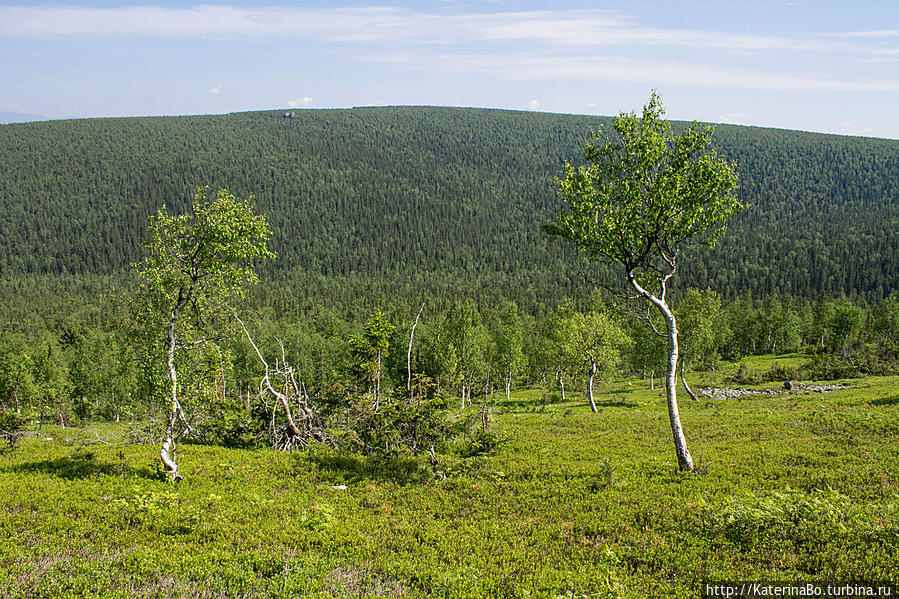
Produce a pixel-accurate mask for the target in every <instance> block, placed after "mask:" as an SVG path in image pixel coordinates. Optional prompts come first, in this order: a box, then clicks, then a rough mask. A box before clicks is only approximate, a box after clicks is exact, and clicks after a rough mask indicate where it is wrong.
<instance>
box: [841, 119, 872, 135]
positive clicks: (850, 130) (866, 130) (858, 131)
mask: <svg viewBox="0 0 899 599" xmlns="http://www.w3.org/2000/svg"><path fill="white" fill-rule="evenodd" d="M837 131H838V132H840V133H844V134H846V135H867V136H870V135H874V129H873V128H872V127H860V126H859V125H858V123H856V122H855V121H851V120H850V121H845V122H843V123H840V126H839V127H837Z"/></svg>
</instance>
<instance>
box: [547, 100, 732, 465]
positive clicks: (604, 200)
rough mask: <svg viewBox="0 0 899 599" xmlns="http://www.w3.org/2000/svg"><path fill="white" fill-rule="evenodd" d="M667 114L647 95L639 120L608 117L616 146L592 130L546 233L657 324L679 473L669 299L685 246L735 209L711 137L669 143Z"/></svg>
mask: <svg viewBox="0 0 899 599" xmlns="http://www.w3.org/2000/svg"><path fill="white" fill-rule="evenodd" d="M664 114H665V113H664V109H663V108H662V103H661V98H660V97H659V96H658V94H656V93H655V92H653V94H652V95H651V96H650V98H649V102H648V103H647V104H646V105H645V106H644V107H643V112H642V114H641V115H637V114H636V113H634V112H631V113H621V114H620V115H619V116H618V117H617V118H616V119H615V121H614V123H613V128H614V130H615V133H616V134H617V140H612V141H608V142H607V141H605V139H604V138H603V137H601V136H600V134H599V132H596V133H595V134H594V136H593V139H592V140H589V141H588V142H587V144H586V146H585V148H584V157H585V161H586V164H585V165H583V166H574V165H572V164H570V163H566V165H565V176H564V177H563V178H561V179H559V180H558V185H559V192H560V196H561V198H562V201H563V202H564V204H565V208H564V209H563V210H562V212H561V213H560V214H559V217H558V220H557V222H556V223H552V224H549V225H546V226H545V227H544V231H545V232H546V233H548V234H549V235H552V236H558V237H561V238H562V239H565V240H567V241H569V242H571V243H573V244H574V245H575V246H576V247H578V248H579V249H581V250H582V251H584V252H585V253H586V254H587V256H588V257H589V258H590V259H592V260H596V261H600V262H605V263H608V264H611V265H613V266H615V267H618V268H620V269H621V270H620V272H621V273H622V276H623V278H624V280H625V281H626V282H627V285H628V286H629V287H630V288H631V289H632V290H633V291H635V292H636V295H637V297H638V298H641V299H642V300H643V301H645V302H646V303H647V305H648V306H654V307H655V308H656V309H657V310H658V311H659V313H660V314H661V316H662V317H663V318H664V321H665V325H666V326H665V328H666V336H667V339H668V359H667V362H666V377H665V385H666V396H667V405H668V417H669V422H670V424H671V432H672V435H673V437H674V446H675V452H676V454H677V461H678V466H679V467H680V469H681V470H687V471H692V470H693V458H692V457H691V455H690V451H689V449H688V448H687V442H686V439H685V437H684V431H683V426H682V425H681V420H680V414H679V411H678V406H677V389H676V386H675V382H676V369H677V362H678V330H677V320H676V319H675V316H674V312H673V311H672V310H671V308H670V306H669V304H668V291H669V287H670V285H671V279H672V277H674V275H675V273H676V271H677V259H678V256H679V254H680V250H681V249H682V247H683V246H684V245H685V244H687V243H688V242H690V241H691V240H694V239H697V240H699V241H701V242H703V243H705V244H706V245H709V246H712V245H714V244H715V242H716V241H717V239H718V237H719V236H720V235H721V234H722V233H723V231H724V228H725V224H726V221H727V218H728V217H730V216H731V215H733V214H735V213H737V212H739V211H740V210H741V209H742V205H741V204H740V202H739V201H738V200H737V198H736V196H735V190H736V184H737V175H736V171H735V169H734V167H733V166H732V165H730V164H728V163H727V162H726V161H725V160H724V159H723V158H721V157H719V156H717V155H716V154H715V151H714V150H712V149H710V147H709V145H710V142H711V136H712V132H713V129H712V128H711V127H703V126H701V125H699V124H698V123H693V125H692V126H690V127H689V128H688V129H687V130H686V131H684V132H683V133H681V134H680V135H675V134H673V133H672V131H671V126H670V124H669V123H668V121H666V120H664V119H663V116H664Z"/></svg>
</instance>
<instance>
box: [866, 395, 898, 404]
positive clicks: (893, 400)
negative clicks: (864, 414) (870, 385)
mask: <svg viewBox="0 0 899 599" xmlns="http://www.w3.org/2000/svg"><path fill="white" fill-rule="evenodd" d="M871 405H872V406H895V405H899V395H894V396H893V397H881V398H880V399H875V400H874V401H872V402H871Z"/></svg>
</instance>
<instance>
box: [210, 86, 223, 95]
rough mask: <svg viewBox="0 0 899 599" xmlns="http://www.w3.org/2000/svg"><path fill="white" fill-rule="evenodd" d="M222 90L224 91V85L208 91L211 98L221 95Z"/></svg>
mask: <svg viewBox="0 0 899 599" xmlns="http://www.w3.org/2000/svg"><path fill="white" fill-rule="evenodd" d="M224 89H225V86H224V85H222V84H220V85H216V86H215V87H213V88H210V89H209V93H210V94H212V95H213V96H217V95H219V94H221V93H222V91H223V90H224Z"/></svg>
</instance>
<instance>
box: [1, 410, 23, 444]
mask: <svg viewBox="0 0 899 599" xmlns="http://www.w3.org/2000/svg"><path fill="white" fill-rule="evenodd" d="M24 427H25V420H24V419H23V418H22V417H21V416H19V415H18V414H15V413H13V412H0V439H5V440H6V441H7V442H8V443H9V448H10V449H15V448H16V442H17V441H18V440H19V437H21V436H22V433H23V431H22V429H23V428H24Z"/></svg>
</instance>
